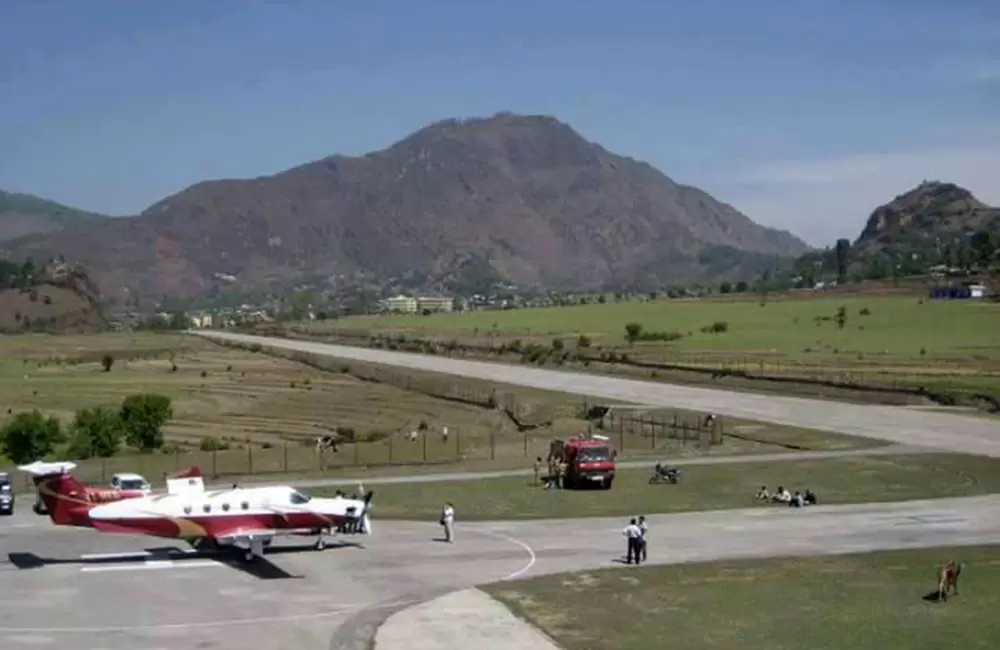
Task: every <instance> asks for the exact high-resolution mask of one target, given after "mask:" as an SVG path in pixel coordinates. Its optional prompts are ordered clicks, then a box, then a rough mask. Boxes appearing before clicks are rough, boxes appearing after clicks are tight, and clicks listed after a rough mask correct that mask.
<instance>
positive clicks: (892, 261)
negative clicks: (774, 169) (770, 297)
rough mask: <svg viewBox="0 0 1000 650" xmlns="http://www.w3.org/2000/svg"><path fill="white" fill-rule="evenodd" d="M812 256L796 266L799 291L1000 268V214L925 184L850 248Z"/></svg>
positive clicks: (950, 189) (965, 193)
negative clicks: (835, 282) (940, 270)
mask: <svg viewBox="0 0 1000 650" xmlns="http://www.w3.org/2000/svg"><path fill="white" fill-rule="evenodd" d="M844 244H847V245H843V246H841V247H840V248H841V249H842V256H838V253H837V250H838V247H830V248H826V249H824V250H820V251H810V252H809V253H806V254H805V255H803V256H802V257H800V258H799V259H798V260H797V261H796V262H795V264H794V267H793V272H792V275H793V276H795V278H796V279H795V281H796V282H797V283H798V284H799V286H804V287H808V286H812V285H813V283H814V282H817V281H820V280H832V279H834V278H837V279H840V280H842V281H843V280H850V279H853V280H861V279H873V280H874V279H881V278H885V277H890V276H893V275H896V276H912V275H923V274H926V273H929V272H931V271H932V270H933V269H934V268H935V267H945V268H947V269H951V270H952V271H950V272H958V273H959V274H965V273H969V272H974V271H980V272H982V271H989V270H990V269H992V268H998V267H1000V208H994V207H990V206H988V205H986V204H985V203H983V202H982V201H980V200H979V199H977V198H976V197H975V196H973V194H972V193H971V192H970V191H969V190H967V189H965V188H963V187H960V186H958V185H955V184H954V183H943V182H940V181H925V182H923V183H921V184H920V185H918V186H917V187H915V188H913V189H911V190H909V191H908V192H905V193H903V194H900V195H898V196H897V197H896V198H894V199H893V200H892V201H890V202H888V203H886V204H884V205H881V206H879V207H877V208H875V210H874V211H873V212H872V213H871V215H870V216H869V217H868V221H867V222H866V223H865V227H864V229H863V230H862V231H861V234H860V235H859V236H858V238H857V239H856V240H855V241H854V243H853V244H848V243H847V241H846V240H844Z"/></svg>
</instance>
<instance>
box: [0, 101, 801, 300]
mask: <svg viewBox="0 0 1000 650" xmlns="http://www.w3.org/2000/svg"><path fill="white" fill-rule="evenodd" d="M0 248H3V249H5V250H6V253H7V254H8V255H12V256H13V255H20V256H24V255H29V254H30V255H33V256H35V257H36V258H40V257H43V256H50V255H51V254H52V253H53V252H55V251H58V252H62V253H64V254H65V255H66V256H67V257H72V259H73V260H74V261H79V262H82V263H84V264H85V265H86V266H87V268H89V269H91V270H92V272H93V275H94V276H95V277H96V278H97V279H98V281H99V282H100V284H101V287H102V291H104V292H105V293H112V294H117V293H120V292H121V291H122V289H123V288H125V287H127V288H129V289H130V290H131V292H132V293H138V294H139V295H143V296H154V297H160V296H161V295H169V296H178V297H184V296H198V295H205V294H207V293H211V292H214V291H218V290H219V289H220V288H227V289H235V290H240V291H250V290H261V289H264V288H285V287H288V286H292V285H294V284H296V283H304V282H324V281H325V282H327V283H328V284H332V285H334V286H335V287H337V288H345V287H352V286H369V287H374V286H379V285H382V286H385V285H389V286H392V287H394V288H396V287H401V288H415V289H417V288H423V289H437V290H444V291H468V290H476V289H477V288H483V287H487V286H489V285H492V284H497V283H501V282H513V283H516V284H518V285H531V286H537V287H544V288H551V289H568V290H586V289H598V288H603V289H612V288H636V289H643V288H647V287H648V288H660V287H663V286H664V285H668V284H679V283H687V282H692V281H699V280H712V281H718V280H722V279H741V278H742V276H744V275H745V274H746V273H748V272H757V271H759V270H760V269H761V268H762V267H767V266H769V265H772V264H775V263H779V262H780V261H781V260H784V259H789V258H792V259H793V258H794V257H795V256H797V255H800V254H802V253H803V252H805V251H807V250H809V247H808V246H807V245H806V244H805V243H803V242H802V241H801V240H799V239H797V238H796V237H794V236H793V235H791V234H789V233H787V232H784V231H778V230H772V229H769V228H765V227H763V226H760V225H758V224H756V223H754V222H753V221H751V220H750V219H749V218H748V217H747V216H745V215H743V214H741V213H740V212H739V211H737V210H736V209H735V208H733V207H732V206H730V205H727V204H725V203H721V202H719V201H717V200H716V199H714V198H713V197H711V196H710V195H708V194H707V193H705V192H704V191H702V190H699V189H697V188H695V187H690V186H687V185H682V184H679V183H676V182H674V181H673V180H671V179H670V178H668V177H666V176H665V175H663V174H662V173H660V172H659V171H657V170H656V169H654V168H653V167H652V166H650V165H648V164H646V163H644V162H639V161H636V160H633V159H631V158H627V157H623V156H619V155H615V154H612V153H610V152H608V151H606V150H605V149H604V148H602V147H601V146H599V145H597V144H595V143H592V142H589V141H587V140H586V139H584V138H583V137H582V136H580V135H579V134H578V133H577V132H576V131H574V130H573V129H572V128H571V127H570V126H568V125H566V124H564V123H562V122H560V121H558V120H557V119H555V118H552V117H548V116H521V115H513V114H509V113H501V114H498V115H495V116H493V117H489V118H475V119H468V120H445V121H442V122H438V123H435V124H432V125H430V126H427V127H425V128H423V129H421V130H419V131H417V132H416V133H414V134H412V135H410V136H409V137H407V138H405V139H404V140H402V141H400V142H397V143H396V144H394V145H392V146H390V147H388V148H387V149H384V150H381V151H377V152H373V153H369V154H367V155H363V156H358V157H348V156H340V155H334V156H330V157H328V158H324V159H322V160H317V161H314V162H310V163H308V164H305V165H302V166H299V167H295V168H293V169H289V170H286V171H283V172H280V173H278V174H275V175H273V176H267V177H260V178H254V179H246V180H216V181H207V182H202V183H198V184H196V185H193V186H191V187H189V188H187V189H185V190H183V191H181V192H179V193H177V194H174V195H173V196H170V197H167V198H165V199H163V200H161V201H159V202H157V203H156V204H154V205H152V206H151V207H149V208H148V209H147V210H145V211H144V212H143V213H142V214H141V215H139V216H137V217H134V218H125V219H108V220H100V221H87V222H83V221H80V222H79V223H73V224H70V225H68V226H66V227H64V228H63V229H61V230H58V231H55V232H49V233H44V234H36V235H30V236H28V237H22V238H19V239H17V240H15V241H10V242H7V244H6V245H0Z"/></svg>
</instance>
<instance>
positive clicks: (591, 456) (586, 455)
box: [577, 447, 611, 463]
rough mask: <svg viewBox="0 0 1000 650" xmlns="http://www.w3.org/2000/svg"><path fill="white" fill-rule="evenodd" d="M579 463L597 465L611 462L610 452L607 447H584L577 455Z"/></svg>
mask: <svg viewBox="0 0 1000 650" xmlns="http://www.w3.org/2000/svg"><path fill="white" fill-rule="evenodd" d="M577 459H579V461H580V462H581V463H599V462H601V461H606V460H611V451H610V450H609V449H608V448H607V447H584V448H583V449H581V450H580V452H579V453H578V454H577Z"/></svg>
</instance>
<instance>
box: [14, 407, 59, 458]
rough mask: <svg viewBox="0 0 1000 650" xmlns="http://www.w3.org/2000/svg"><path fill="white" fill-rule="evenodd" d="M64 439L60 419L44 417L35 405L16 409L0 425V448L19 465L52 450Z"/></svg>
mask: <svg viewBox="0 0 1000 650" xmlns="http://www.w3.org/2000/svg"><path fill="white" fill-rule="evenodd" d="M63 440H65V436H64V434H63V430H62V425H61V424H60V422H59V420H57V419H56V418H54V417H49V418H46V417H45V416H43V415H42V414H41V413H40V412H39V411H38V409H35V410H33V411H31V412H30V413H28V412H24V413H18V414H17V415H15V416H14V417H13V418H12V419H11V420H10V421H9V422H8V423H7V424H6V425H4V427H3V429H0V449H2V450H3V453H4V455H5V456H7V458H9V459H11V460H12V461H13V462H14V463H16V464H18V465H21V464H23V463H30V462H33V461H36V460H40V459H41V458H42V457H44V456H45V455H47V454H51V453H52V451H53V450H54V449H55V446H56V445H58V444H59V443H61V442H63Z"/></svg>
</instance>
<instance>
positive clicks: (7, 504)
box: [0, 472, 14, 515]
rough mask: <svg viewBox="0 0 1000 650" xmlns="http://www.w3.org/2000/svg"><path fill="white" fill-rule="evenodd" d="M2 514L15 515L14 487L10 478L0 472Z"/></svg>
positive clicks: (0, 508)
mask: <svg viewBox="0 0 1000 650" xmlns="http://www.w3.org/2000/svg"><path fill="white" fill-rule="evenodd" d="M0 513H2V514H5V515H10V514H13V513H14V487H13V486H12V485H11V484H10V476H8V475H7V474H5V473H3V472H0Z"/></svg>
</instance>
